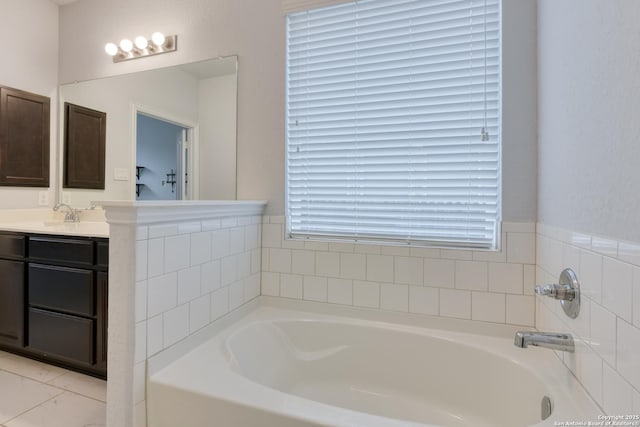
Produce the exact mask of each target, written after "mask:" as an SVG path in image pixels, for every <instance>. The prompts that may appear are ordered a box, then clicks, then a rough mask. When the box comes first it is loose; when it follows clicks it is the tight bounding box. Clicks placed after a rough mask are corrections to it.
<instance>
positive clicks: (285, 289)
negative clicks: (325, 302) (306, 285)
mask: <svg viewBox="0 0 640 427" xmlns="http://www.w3.org/2000/svg"><path fill="white" fill-rule="evenodd" d="M280 296H281V297H283V298H293V299H302V276H299V275H297V274H281V275H280Z"/></svg>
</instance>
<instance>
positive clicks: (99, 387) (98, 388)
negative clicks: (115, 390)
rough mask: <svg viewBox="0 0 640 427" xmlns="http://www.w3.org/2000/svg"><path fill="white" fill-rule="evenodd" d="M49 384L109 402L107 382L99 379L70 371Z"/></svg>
mask: <svg viewBox="0 0 640 427" xmlns="http://www.w3.org/2000/svg"><path fill="white" fill-rule="evenodd" d="M48 384H49V385H52V386H54V387H58V388H61V389H64V390H67V391H72V392H74V393H77V394H81V395H83V396H86V397H91V398H92V399H96V400H99V401H101V402H106V401H107V382H106V381H104V380H101V379H99V378H94V377H90V376H88V375H84V374H80V373H78V372H71V371H70V372H67V373H65V374H63V375H61V376H59V377H58V378H55V379H54V380H53V381H49V383H48Z"/></svg>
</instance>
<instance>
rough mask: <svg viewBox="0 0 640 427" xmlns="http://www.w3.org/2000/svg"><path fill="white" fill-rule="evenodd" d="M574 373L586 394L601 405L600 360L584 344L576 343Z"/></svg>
mask: <svg viewBox="0 0 640 427" xmlns="http://www.w3.org/2000/svg"><path fill="white" fill-rule="evenodd" d="M575 355H576V371H577V374H576V375H577V377H578V379H579V380H580V382H582V384H583V385H584V387H585V388H586V389H587V392H589V394H590V395H591V397H593V399H594V400H595V401H596V402H597V403H598V404H599V405H602V358H601V357H600V356H598V354H597V353H596V352H594V351H593V349H592V348H591V347H589V346H588V345H586V344H585V343H584V342H582V341H580V340H578V341H576V351H575Z"/></svg>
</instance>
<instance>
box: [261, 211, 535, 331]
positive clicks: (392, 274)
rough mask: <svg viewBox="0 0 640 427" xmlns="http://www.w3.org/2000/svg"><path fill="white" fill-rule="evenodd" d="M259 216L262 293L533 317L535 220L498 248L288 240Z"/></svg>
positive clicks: (507, 230) (518, 319) (515, 228)
mask: <svg viewBox="0 0 640 427" xmlns="http://www.w3.org/2000/svg"><path fill="white" fill-rule="evenodd" d="M284 226H285V224H284V217H283V216H263V224H262V278H261V286H262V295H271V296H279V297H283V298H295V299H303V300H310V301H318V302H325V303H330V304H343V305H352V306H358V307H368V308H373V309H381V310H391V311H400V312H409V313H416V314H424V315H435V316H443V317H454V318H460V319H472V320H479V321H487V322H496V323H507V324H513V325H523V326H533V325H534V323H535V317H534V316H535V307H534V296H533V295H534V292H533V289H534V276H535V261H536V260H535V255H536V254H535V224H534V223H504V224H503V227H502V245H501V250H500V251H499V252H490V251H471V250H451V249H434V248H420V247H411V248H410V247H403V246H388V245H368V244H367V245H365V244H353V243H338V242H318V241H302V240H288V239H285V238H284Z"/></svg>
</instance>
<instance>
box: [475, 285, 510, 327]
mask: <svg viewBox="0 0 640 427" xmlns="http://www.w3.org/2000/svg"><path fill="white" fill-rule="evenodd" d="M505 313H506V303H505V295H504V294H494V293H491V292H472V293H471V318H472V319H473V320H482V321H485V322H496V323H504V322H505Z"/></svg>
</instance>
